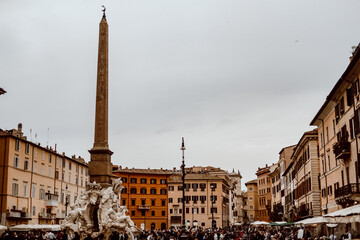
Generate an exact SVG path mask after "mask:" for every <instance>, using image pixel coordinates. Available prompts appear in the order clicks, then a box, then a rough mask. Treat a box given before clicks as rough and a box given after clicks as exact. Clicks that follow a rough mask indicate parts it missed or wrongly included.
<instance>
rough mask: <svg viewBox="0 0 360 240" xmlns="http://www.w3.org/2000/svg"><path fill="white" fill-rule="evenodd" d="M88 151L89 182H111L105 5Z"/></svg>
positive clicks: (101, 23)
mask: <svg viewBox="0 0 360 240" xmlns="http://www.w3.org/2000/svg"><path fill="white" fill-rule="evenodd" d="M89 152H90V155H91V157H90V163H89V169H88V170H89V176H90V182H91V183H93V182H94V181H95V182H96V183H100V184H104V185H106V184H111V176H112V164H111V155H112V154H113V152H112V151H110V149H109V144H108V24H107V21H106V15H105V7H104V9H103V16H102V19H101V21H100V27H99V49H98V68H97V85H96V110H95V136H94V145H93V147H92V149H91V150H89Z"/></svg>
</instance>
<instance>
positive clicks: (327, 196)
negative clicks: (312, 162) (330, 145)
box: [320, 119, 330, 210]
mask: <svg viewBox="0 0 360 240" xmlns="http://www.w3.org/2000/svg"><path fill="white" fill-rule="evenodd" d="M320 120H321V123H322V126H323V128H322V131H323V138H324V139H323V146H322V147H323V149H324V167H323V169H324V170H325V171H324V176H325V193H326V194H325V195H326V210H328V204H329V194H328V192H327V188H328V184H327V175H326V174H325V172H326V150H325V126H324V120H323V119H320ZM320 142H321V139H320ZM329 170H330V169H329Z"/></svg>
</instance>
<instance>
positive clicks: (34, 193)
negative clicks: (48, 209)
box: [31, 183, 36, 198]
mask: <svg viewBox="0 0 360 240" xmlns="http://www.w3.org/2000/svg"><path fill="white" fill-rule="evenodd" d="M31 197H32V198H35V197H36V184H35V183H33V184H32V189H31Z"/></svg>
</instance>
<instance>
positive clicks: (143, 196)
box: [114, 169, 170, 230]
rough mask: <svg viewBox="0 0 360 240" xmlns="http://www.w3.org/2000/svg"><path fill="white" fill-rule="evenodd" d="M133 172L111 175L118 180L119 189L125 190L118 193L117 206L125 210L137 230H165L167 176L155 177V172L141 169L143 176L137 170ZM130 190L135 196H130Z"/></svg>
mask: <svg viewBox="0 0 360 240" xmlns="http://www.w3.org/2000/svg"><path fill="white" fill-rule="evenodd" d="M137 170H139V171H140V172H137ZM137 170H136V169H134V170H133V169H118V170H116V171H114V175H115V176H117V177H120V178H121V179H122V181H123V184H122V186H124V187H125V188H124V189H123V191H122V193H121V205H125V206H126V207H127V209H128V214H129V216H130V217H131V220H132V221H133V222H134V223H135V224H136V225H137V226H138V227H139V228H142V229H146V230H149V229H162V228H163V229H167V228H168V201H169V200H168V181H169V176H170V173H169V174H166V173H164V172H162V173H158V172H157V170H152V169H149V170H147V169H145V170H143V172H141V169H137ZM160 171H161V170H160ZM134 179H136V180H134ZM135 181H136V182H135ZM132 189H136V193H135V192H132V191H134V190H132ZM145 191H146V192H145ZM152 191H154V192H152Z"/></svg>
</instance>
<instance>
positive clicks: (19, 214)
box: [6, 211, 31, 219]
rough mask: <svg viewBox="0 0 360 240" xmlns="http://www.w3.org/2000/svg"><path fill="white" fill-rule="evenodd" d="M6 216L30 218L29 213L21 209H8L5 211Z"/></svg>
mask: <svg viewBox="0 0 360 240" xmlns="http://www.w3.org/2000/svg"><path fill="white" fill-rule="evenodd" d="M6 217H7V218H24V219H31V213H28V212H22V211H10V212H7V213H6Z"/></svg>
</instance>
